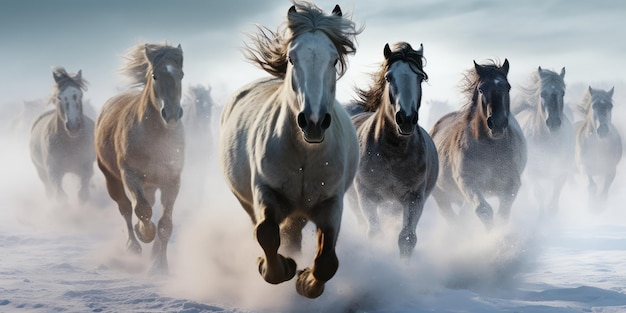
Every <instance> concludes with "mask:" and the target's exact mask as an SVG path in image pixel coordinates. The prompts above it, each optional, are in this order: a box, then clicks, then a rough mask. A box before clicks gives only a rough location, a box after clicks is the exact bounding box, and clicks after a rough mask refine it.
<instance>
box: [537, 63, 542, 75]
mask: <svg viewBox="0 0 626 313" xmlns="http://www.w3.org/2000/svg"><path fill="white" fill-rule="evenodd" d="M537 72H538V73H539V74H541V72H543V69H542V68H541V65H539V67H538V68H537Z"/></svg>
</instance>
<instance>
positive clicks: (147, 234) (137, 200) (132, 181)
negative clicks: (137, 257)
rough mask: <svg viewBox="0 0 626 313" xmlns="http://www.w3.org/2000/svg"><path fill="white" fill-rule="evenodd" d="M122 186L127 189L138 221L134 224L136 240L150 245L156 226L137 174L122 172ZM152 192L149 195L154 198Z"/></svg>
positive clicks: (150, 204)
mask: <svg viewBox="0 0 626 313" xmlns="http://www.w3.org/2000/svg"><path fill="white" fill-rule="evenodd" d="M122 173H123V176H122V177H123V179H124V185H125V186H126V188H127V189H128V192H129V193H130V194H131V197H132V199H133V202H134V203H133V207H134V208H133V209H134V211H135V215H136V216H137V218H138V219H139V221H138V222H137V224H135V233H136V235H137V238H139V240H141V241H142V242H145V243H150V242H152V241H153V240H154V237H155V235H156V226H155V225H154V223H153V222H152V204H153V203H154V200H153V201H152V202H150V201H148V199H147V198H146V194H147V193H145V192H144V190H143V184H142V182H141V179H140V178H139V177H138V176H139V175H138V174H137V173H134V172H132V171H129V170H122ZM153 193H154V191H152V193H148V194H150V196H151V197H152V198H154V194H153Z"/></svg>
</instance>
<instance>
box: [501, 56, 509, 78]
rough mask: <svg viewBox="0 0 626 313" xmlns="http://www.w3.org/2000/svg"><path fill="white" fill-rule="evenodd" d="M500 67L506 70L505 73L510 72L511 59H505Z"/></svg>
mask: <svg viewBox="0 0 626 313" xmlns="http://www.w3.org/2000/svg"><path fill="white" fill-rule="evenodd" d="M500 69H501V70H502V71H503V72H504V75H508V74H509V59H504V63H503V64H502V67H500Z"/></svg>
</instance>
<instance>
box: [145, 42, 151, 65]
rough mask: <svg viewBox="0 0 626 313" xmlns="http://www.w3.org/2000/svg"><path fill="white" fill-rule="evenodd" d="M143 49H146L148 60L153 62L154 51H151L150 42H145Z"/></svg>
mask: <svg viewBox="0 0 626 313" xmlns="http://www.w3.org/2000/svg"><path fill="white" fill-rule="evenodd" d="M143 49H144V53H145V54H146V58H148V61H150V63H152V51H150V49H149V48H148V44H145V45H144V46H143Z"/></svg>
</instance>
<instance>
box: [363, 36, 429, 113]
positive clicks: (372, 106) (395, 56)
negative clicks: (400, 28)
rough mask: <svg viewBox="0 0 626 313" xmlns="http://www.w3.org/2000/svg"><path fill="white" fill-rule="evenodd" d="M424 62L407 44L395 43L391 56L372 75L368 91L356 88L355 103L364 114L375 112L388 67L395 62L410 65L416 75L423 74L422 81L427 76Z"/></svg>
mask: <svg viewBox="0 0 626 313" xmlns="http://www.w3.org/2000/svg"><path fill="white" fill-rule="evenodd" d="M424 60H425V59H424V56H423V55H422V54H420V53H419V52H418V51H416V50H413V47H411V45H410V44H409V43H407V42H397V43H395V44H394V45H393V48H392V49H391V54H390V55H389V57H388V58H385V60H384V61H383V63H382V64H381V66H380V70H378V72H377V73H376V74H373V75H372V78H373V81H374V84H373V85H372V86H371V87H370V89H361V88H356V93H357V96H358V99H357V100H356V101H355V103H356V104H358V105H360V106H362V107H363V110H364V111H365V112H375V111H376V110H377V109H378V107H379V106H380V105H381V103H382V102H383V101H382V100H383V97H385V87H386V84H387V81H386V80H385V73H387V71H388V70H389V67H390V66H391V65H392V64H393V63H395V62H397V61H403V62H408V63H410V64H411V68H413V70H414V71H415V72H416V73H421V74H424V79H428V75H426V72H424ZM418 71H419V72H418Z"/></svg>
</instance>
